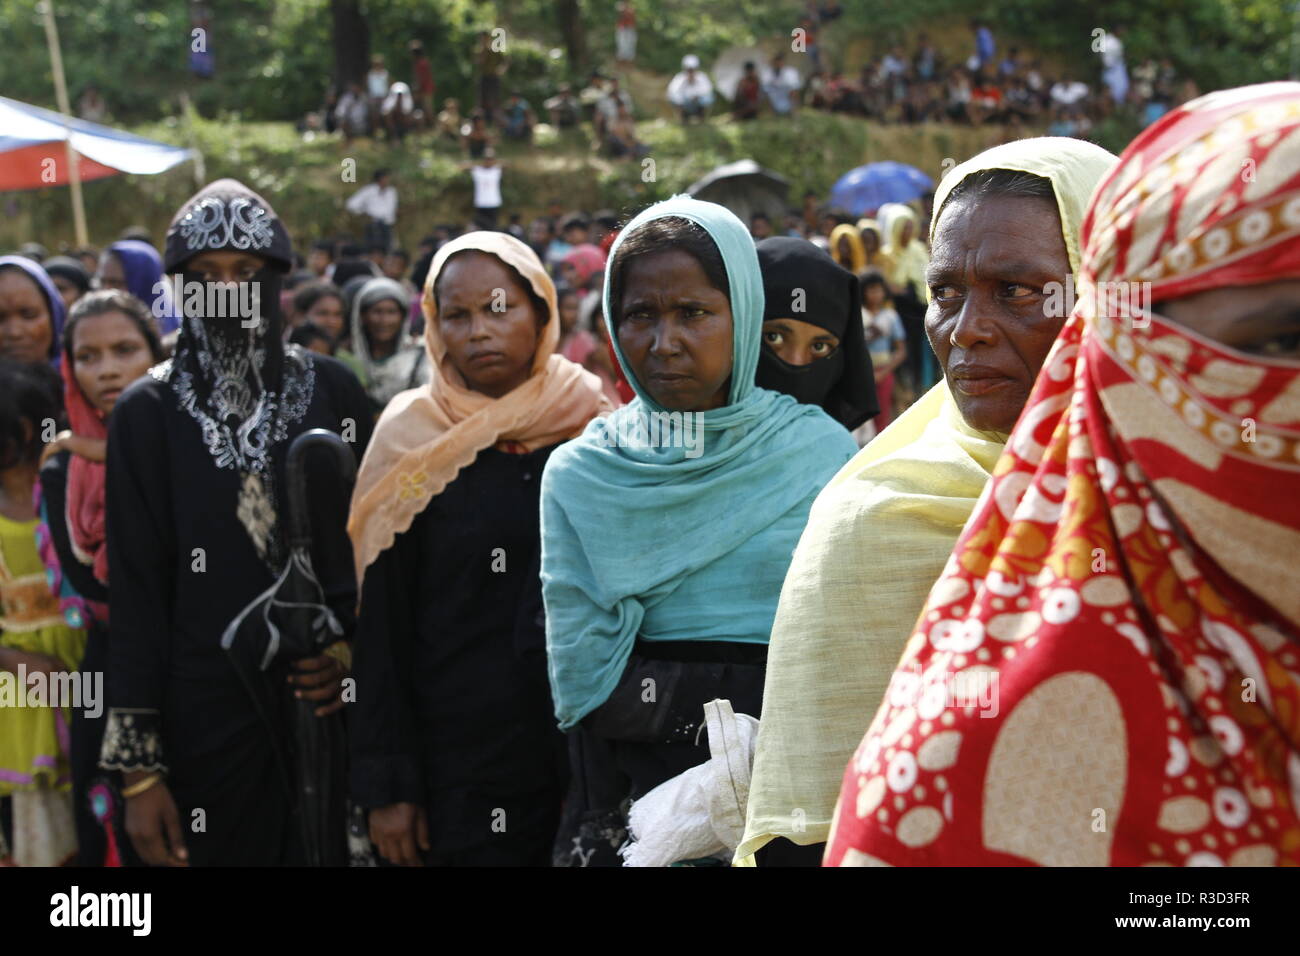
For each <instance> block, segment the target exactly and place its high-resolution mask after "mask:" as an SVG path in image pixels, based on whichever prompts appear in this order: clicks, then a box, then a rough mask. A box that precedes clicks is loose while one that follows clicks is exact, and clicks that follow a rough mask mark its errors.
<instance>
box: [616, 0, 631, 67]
mask: <svg viewBox="0 0 1300 956" xmlns="http://www.w3.org/2000/svg"><path fill="white" fill-rule="evenodd" d="M614 49H615V51H616V52H615V54H614V58H615V59H616V60H618V62H620V63H628V64H630V63H631V62H632V61H633V60H635V59H636V11H635V10H633V9H632V4H631V3H630V2H629V0H620V3H619V5H618V19H617V20H616V21H615V23H614Z"/></svg>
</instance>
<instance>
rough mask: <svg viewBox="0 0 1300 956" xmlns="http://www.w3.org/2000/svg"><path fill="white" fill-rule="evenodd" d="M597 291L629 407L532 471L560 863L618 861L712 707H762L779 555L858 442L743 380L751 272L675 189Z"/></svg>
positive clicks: (754, 306) (721, 220) (751, 364)
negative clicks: (561, 777)
mask: <svg viewBox="0 0 1300 956" xmlns="http://www.w3.org/2000/svg"><path fill="white" fill-rule="evenodd" d="M604 295H605V309H604V312H605V321H606V324H607V326H608V328H609V334H610V340H611V341H612V342H613V343H614V349H615V352H616V354H617V356H618V361H619V364H620V365H621V366H622V368H623V371H624V373H625V374H626V376H627V379H628V382H630V383H631V385H632V387H633V388H634V389H635V391H636V394H637V397H636V399H635V400H633V401H632V402H631V403H630V404H628V405H625V406H623V407H622V408H620V409H618V410H617V411H616V412H614V413H613V414H612V415H610V416H609V417H607V418H604V419H597V420H595V421H593V422H592V423H591V424H590V425H588V426H587V429H586V431H585V432H584V433H583V434H582V435H581V436H580V437H578V438H576V439H574V440H573V441H572V442H569V443H568V444H566V445H563V446H561V447H560V448H558V449H557V450H556V451H555V453H554V454H553V455H552V457H551V459H550V461H549V462H548V464H547V466H546V471H545V474H544V475H543V478H542V564H541V574H542V593H543V597H544V599H545V604H546V632H547V652H548V655H549V667H550V678H551V690H552V693H553V695H554V699H555V710H556V716H557V717H558V719H559V723H560V727H561V728H562V729H564V730H567V731H571V732H572V735H571V737H570V754H571V758H572V761H573V775H574V777H573V786H572V790H571V794H570V798H569V800H568V802H567V806H566V819H565V822H564V824H563V825H562V827H561V832H560V837H559V840H558V842H557V862H559V863H562V864H574V865H590V864H595V863H602V862H604V863H610V864H615V863H617V862H618V860H617V857H616V856H615V855H614V853H613V850H614V849H616V848H617V847H618V845H619V844H620V843H621V842H622V841H623V838H624V834H625V818H624V811H625V809H626V801H627V800H628V798H632V799H638V798H640V797H641V796H643V795H644V794H645V793H646V792H647V791H648V790H650V789H652V788H653V787H655V786H657V785H658V784H660V783H662V782H663V781H664V780H666V779H668V778H670V777H673V776H675V775H677V774H678V773H681V772H682V771H684V770H687V769H689V768H690V767H692V766H695V765H696V764H699V763H702V762H704V761H705V760H707V759H708V756H709V751H708V745H707V741H703V740H701V741H699V742H698V743H697V741H696V732H697V730H698V729H699V726H700V724H701V723H702V722H703V709H702V708H703V705H704V704H705V703H706V702H708V701H709V700H711V699H713V698H714V697H723V698H729V699H730V700H731V701H732V703H733V706H734V708H735V710H736V712H737V713H742V712H743V713H749V714H752V715H757V714H758V713H759V708H760V705H761V702H762V683H763V670H764V662H765V660H766V653H767V647H766V645H767V640H768V635H769V632H770V630H771V626H772V619H773V615H774V613H775V610H776V602H777V597H778V595H779V592H780V589H781V582H782V580H783V578H784V575H785V572H786V569H787V567H788V565H789V563H790V555H791V553H792V551H793V549H794V546H795V543H796V542H797V541H798V538H799V534H800V532H801V531H802V530H803V526H804V523H805V521H806V520H807V517H808V509H809V507H810V506H811V504H812V500H813V498H814V497H815V496H816V494H817V492H818V491H819V490H820V489H821V487H822V486H823V485H824V484H825V483H826V482H827V481H828V480H829V479H830V477H831V476H832V475H833V474H834V473H835V471H836V470H837V469H838V468H839V467H840V466H841V465H843V464H844V463H845V462H846V461H847V460H848V459H849V458H850V457H851V456H852V455H853V454H854V451H855V447H854V445H855V443H854V441H853V439H852V438H851V437H850V436H849V435H848V433H847V432H846V431H845V430H844V429H843V428H842V427H841V426H839V425H838V424H837V423H836V422H835V421H834V420H833V419H831V418H830V417H829V416H828V415H827V414H826V413H825V412H823V411H822V410H821V409H820V408H818V407H817V406H813V405H803V404H800V403H798V402H796V401H795V400H794V399H793V398H791V397H790V396H788V395H782V394H779V393H777V392H773V391H770V390H768V389H763V388H758V387H757V386H756V385H755V384H754V373H755V369H756V367H757V364H758V356H759V347H760V344H761V337H762V335H761V332H762V323H763V282H762V276H761V274H760V272H759V264H758V256H757V254H756V252H755V250H754V242H753V239H751V238H750V236H749V233H748V230H747V229H746V228H745V226H744V225H743V224H742V223H741V222H740V220H739V219H737V218H736V217H735V216H733V215H732V214H731V213H730V212H728V211H727V210H726V209H724V208H723V207H721V206H718V205H715V204H713V203H708V202H701V201H699V200H695V199H690V198H688V197H684V196H679V197H674V198H673V199H670V200H668V201H666V202H662V203H659V204H657V205H655V206H652V207H650V208H649V209H647V210H645V211H644V212H642V213H641V214H640V215H639V216H637V217H636V218H634V219H633V220H632V221H631V222H630V223H629V224H628V225H627V227H626V228H625V229H624V230H623V231H622V232H621V233H620V234H619V238H618V241H617V242H615V244H614V246H613V248H612V250H611V255H610V265H609V268H608V270H607V272H606V280H605V293H604ZM593 854H598V855H593Z"/></svg>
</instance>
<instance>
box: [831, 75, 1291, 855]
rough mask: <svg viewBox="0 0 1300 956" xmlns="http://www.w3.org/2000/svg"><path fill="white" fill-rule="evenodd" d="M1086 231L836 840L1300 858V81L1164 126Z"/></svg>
mask: <svg viewBox="0 0 1300 956" xmlns="http://www.w3.org/2000/svg"><path fill="white" fill-rule="evenodd" d="M1083 247H1084V254H1083V263H1082V270H1081V274H1080V279H1079V289H1078V304H1077V306H1076V307H1075V309H1074V311H1073V314H1072V315H1071V316H1070V319H1069V320H1068V321H1067V323H1066V325H1065V328H1064V329H1063V331H1062V332H1061V336H1060V339H1059V340H1058V341H1057V343H1056V345H1055V346H1054V348H1053V350H1052V352H1051V354H1050V355H1049V356H1048V359H1047V362H1046V363H1045V365H1044V366H1043V370H1042V373H1041V374H1040V375H1039V378H1038V382H1037V383H1036V385H1035V387H1034V392H1033V394H1032V396H1031V398H1030V400H1029V403H1028V404H1027V405H1026V407H1025V411H1024V413H1023V414H1022V416H1021V418H1020V421H1019V423H1018V424H1017V426H1016V429H1015V431H1014V432H1013V433H1012V435H1011V439H1010V441H1009V442H1008V444H1007V448H1006V451H1005V452H1004V453H1003V456H1002V458H1001V459H1000V460H999V462H998V464H997V466H996V468H995V470H994V478H993V480H992V482H990V485H989V487H988V488H987V489H986V490H985V494H984V496H983V498H982V499H981V501H980V503H979V505H977V507H976V510H975V513H974V514H973V515H972V517H971V520H970V522H969V523H968V524H967V526H966V529H965V531H964V532H963V533H962V536H961V538H960V539H959V540H958V543H957V546H956V549H955V550H954V552H953V555H952V557H951V559H950V560H949V562H948V566H947V567H946V569H945V571H944V574H943V575H942V577H940V579H939V581H938V582H937V583H936V584H935V586H934V589H933V590H932V591H931V593H930V598H929V601H928V603H927V605H926V608H925V610H924V611H923V612H922V614H921V617H920V619H919V620H918V621H917V625H916V630H915V633H914V634H913V635H912V638H911V640H910V642H909V643H908V645H907V649H906V650H905V652H904V655H903V659H902V661H901V663H900V664H899V667H898V669H897V671H896V672H895V674H894V677H893V680H892V682H891V684H890V689H889V693H888V694H887V697H886V700H885V702H884V703H883V704H882V705H881V707H880V710H879V711H878V712H877V713H876V716H875V720H874V721H873V722H872V724H871V726H870V728H869V729H868V731H867V734H866V737H865V738H864V739H863V741H862V744H861V745H860V746H859V748H858V751H857V753H856V754H855V755H854V757H853V759H852V760H851V761H850V763H849V766H848V768H847V769H846V771H845V775H844V784H843V789H842V791H841V795H840V801H839V806H838V808H837V811H836V819H835V824H834V827H833V830H832V834H831V839H830V842H829V845H828V849H827V854H826V862H827V864H828V865H854V864H866V865H878V864H882V863H883V864H1002V865H1006V864H1010V865H1015V864H1030V863H1037V864H1066V865H1137V864H1152V865H1157V864H1175V865H1183V864H1188V865H1198V864H1200V865H1222V864H1225V863H1226V864H1230V865H1243V864H1244V865H1260V864H1274V863H1276V864H1287V863H1289V864H1292V865H1294V864H1296V863H1300V821H1298V819H1297V814H1298V812H1300V581H1297V575H1296V572H1295V570H1294V569H1295V558H1296V555H1297V554H1300V84H1297V83H1271V84H1266V85H1261V86H1253V87H1246V88H1243V89H1237V90H1227V91H1224V92H1220V93H1213V94H1210V95H1208V96H1204V97H1201V98H1200V99H1198V100H1195V101H1193V102H1191V103H1188V104H1187V105H1186V106H1184V107H1182V108H1181V109H1179V110H1176V111H1175V112H1173V113H1171V114H1169V115H1168V116H1166V117H1164V118H1163V119H1162V120H1160V121H1159V122H1157V123H1156V124H1154V125H1153V126H1151V127H1150V128H1149V129H1147V130H1146V131H1145V132H1144V133H1143V134H1142V135H1141V136H1139V137H1138V138H1137V139H1136V140H1135V141H1134V142H1133V144H1132V145H1131V146H1130V147H1129V148H1128V150H1126V151H1125V153H1124V156H1123V158H1122V160H1121V163H1120V165H1119V166H1118V167H1116V169H1115V170H1114V172H1113V173H1111V174H1110V176H1109V177H1108V178H1107V179H1106V180H1104V181H1103V182H1102V184H1101V186H1099V187H1098V190H1097V193H1096V194H1095V195H1094V197H1093V200H1092V205H1091V208H1090V210H1089V212H1088V216H1087V218H1086V220H1085V222H1084V227H1083ZM1144 283H1150V285H1149V286H1145V287H1144V285H1143V284H1144Z"/></svg>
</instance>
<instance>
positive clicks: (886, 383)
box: [859, 270, 907, 433]
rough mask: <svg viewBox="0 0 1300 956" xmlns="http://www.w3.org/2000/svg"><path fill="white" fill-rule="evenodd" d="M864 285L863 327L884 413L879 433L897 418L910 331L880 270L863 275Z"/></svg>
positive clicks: (876, 421)
mask: <svg viewBox="0 0 1300 956" xmlns="http://www.w3.org/2000/svg"><path fill="white" fill-rule="evenodd" d="M859 282H860V283H861V286H862V330H863V334H864V335H866V338H867V348H868V349H869V350H870V351H871V367H872V370H873V372H874V373H875V379H876V401H877V403H878V407H879V409H880V413H879V414H878V415H876V417H875V419H874V420H873V421H872V424H873V425H875V429H876V433H880V432H882V431H884V430H885V426H887V425H888V424H889V423H890V422H891V421H893V418H894V373H895V372H896V371H898V367H899V366H900V365H902V364H903V363H904V362H905V361H907V333H906V332H905V331H904V329H903V320H902V319H900V318H899V316H898V312H897V311H896V310H895V309H894V306H893V303H892V302H890V300H889V287H888V285H887V284H886V282H885V277H884V276H882V275H881V274H880V273H879V272H874V271H871V270H868V271H865V272H863V273H862V275H861V276H859Z"/></svg>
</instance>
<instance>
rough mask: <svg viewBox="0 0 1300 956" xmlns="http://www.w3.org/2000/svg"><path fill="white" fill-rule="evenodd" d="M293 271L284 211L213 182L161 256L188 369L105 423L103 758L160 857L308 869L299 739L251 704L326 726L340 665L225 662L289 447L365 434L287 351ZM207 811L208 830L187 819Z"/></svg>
mask: <svg viewBox="0 0 1300 956" xmlns="http://www.w3.org/2000/svg"><path fill="white" fill-rule="evenodd" d="M291 261H292V256H291V250H290V240H289V235H288V233H287V232H286V231H285V229H284V226H283V224H282V223H281V222H280V220H279V218H278V217H277V216H276V215H275V211H274V210H273V209H272V208H271V207H270V205H269V204H268V203H267V202H266V201H265V200H264V199H262V197H260V196H258V195H257V194H256V193H254V192H252V191H251V190H249V189H248V188H247V187H245V186H243V185H242V184H241V183H238V182H236V181H235V180H231V179H223V180H220V181H218V182H214V183H212V184H210V185H208V186H207V187H205V188H204V189H203V190H201V191H200V192H199V193H198V194H196V195H195V196H194V197H193V198H191V199H190V200H189V201H188V202H186V203H185V204H184V205H183V206H182V207H181V209H180V210H179V211H178V212H177V214H176V217H175V219H173V221H172V225H171V228H170V229H169V231H168V233H167V242H166V246H165V250H164V266H165V268H166V271H167V273H169V274H171V275H173V276H177V275H178V276H179V277H180V278H181V279H182V280H183V283H184V284H183V285H182V287H181V289H180V295H179V296H178V297H177V303H176V304H177V307H178V308H180V309H181V310H182V313H183V316H182V319H181V331H180V336H179V339H178V342H177V346H176V352H175V355H174V357H173V358H172V359H170V360H169V361H166V362H164V363H162V364H161V365H158V366H156V367H154V368H153V369H151V370H150V375H148V376H146V377H144V378H142V379H140V380H139V381H137V382H136V383H135V384H134V385H132V386H131V387H130V388H128V389H127V390H126V391H125V392H124V393H123V395H122V396H121V398H119V399H118V402H117V405H116V407H115V408H114V411H113V416H112V419H111V421H110V427H109V440H108V462H107V488H106V497H107V539H108V542H109V544H108V560H109V580H111V581H112V608H113V612H112V618H111V622H110V628H111V631H110V646H111V648H112V650H111V654H110V664H109V677H108V703H109V714H108V726H107V729H106V732H105V738H104V746H103V750H102V752H101V759H100V762H101V766H103V767H105V768H107V769H116V770H121V771H123V773H124V782H125V787H124V790H123V793H124V796H125V797H126V826H127V831H128V833H130V835H131V839H132V842H133V843H134V844H135V849H136V850H137V852H138V853H139V854H140V856H141V857H142V858H143V859H144V860H145V861H146V862H148V863H153V864H165V865H172V866H184V865H188V864H193V865H205V864H206V865H214V864H217V865H228V864H243V865H277V864H286V863H294V862H299V861H301V858H302V857H301V853H302V847H301V846H300V841H299V839H298V833H297V828H296V827H295V826H294V825H292V822H293V821H292V807H293V798H292V796H291V791H290V789H289V788H287V787H286V786H285V785H284V784H283V783H282V781H284V779H285V775H284V772H283V767H284V764H283V762H282V759H281V757H280V756H279V755H280V754H281V753H282V752H283V751H285V750H286V749H287V746H288V741H287V740H286V739H285V737H284V734H283V733H281V732H279V731H277V730H276V729H275V728H276V727H277V726H278V722H277V716H278V715H277V714H275V713H272V714H270V715H269V716H268V715H267V714H266V713H265V712H264V710H263V711H262V712H259V709H258V708H257V707H256V706H255V705H254V703H253V695H252V694H250V690H252V691H255V692H261V693H263V694H269V690H268V688H271V687H283V686H284V684H285V683H286V681H288V682H290V683H294V684H296V685H297V691H298V693H299V694H300V695H301V696H302V697H305V698H308V699H311V700H317V701H320V708H319V710H318V711H317V713H318V714H321V713H324V712H327V711H328V712H332V711H333V710H335V709H337V708H338V707H340V706H341V702H340V701H339V688H340V684H341V679H342V677H343V674H344V671H343V666H344V665H343V663H342V660H340V659H346V656H347V655H346V654H345V653H342V652H340V653H339V655H338V657H337V658H336V657H334V656H321V657H316V658H309V659H307V660H305V661H299V662H297V665H296V666H295V667H294V669H293V670H292V671H291V669H290V667H289V665H288V664H284V663H282V662H279V661H277V662H275V663H272V664H271V666H270V668H269V669H268V670H267V671H265V672H260V676H259V678H258V679H259V680H264V681H265V682H267V687H258V688H250V687H247V686H245V685H244V683H243V680H244V679H246V678H241V676H240V675H239V674H237V673H236V671H235V669H234V667H233V666H232V664H231V662H230V660H229V659H228V658H227V656H226V655H225V653H224V652H223V650H222V648H221V638H222V634H223V632H224V631H225V630H226V627H227V625H228V624H229V623H230V622H231V621H232V619H234V618H236V617H237V616H238V615H239V614H240V612H241V611H242V610H244V609H245V608H246V607H247V606H248V605H249V604H250V603H251V602H253V601H254V600H256V599H257V598H259V596H261V595H263V593H264V592H266V591H267V589H268V588H270V587H271V586H272V585H273V584H274V583H275V582H276V581H277V579H278V578H279V576H280V574H281V572H282V570H283V569H284V567H285V562H286V552H287V548H286V544H285V529H286V519H285V498H284V488H285V456H286V452H287V450H288V448H289V445H290V443H291V442H292V441H293V439H294V438H295V437H297V436H298V435H299V434H301V433H302V432H304V431H306V430H308V429H311V428H325V429H329V430H330V431H333V432H336V433H340V434H341V435H342V436H343V438H344V440H345V441H350V442H352V443H353V447H354V449H355V452H356V455H357V458H358V459H360V457H361V455H362V453H363V451H364V449H365V444H366V442H367V441H368V440H369V436H370V421H371V418H372V416H371V414H370V410H369V404H368V401H367V398H366V395H365V392H364V391H363V390H362V389H361V385H360V383H359V382H358V381H357V379H356V377H355V376H354V375H352V373H351V372H349V371H348V370H347V369H346V368H345V367H344V366H342V365H341V364H339V363H338V362H336V361H335V360H333V359H331V358H329V357H327V356H321V355H316V354H313V353H310V352H306V351H304V350H302V349H301V348H299V347H297V346H293V345H285V344H284V343H283V342H282V337H281V316H280V311H279V309H280V284H281V280H282V277H283V275H284V274H285V272H287V271H288V269H289V268H290V265H291ZM316 477H317V476H316V475H313V479H315V478H316ZM309 497H310V499H311V500H310V508H311V514H312V520H313V527H314V531H315V545H314V548H313V552H312V555H311V557H312V559H313V563H314V565H315V569H316V572H317V575H318V577H319V580H320V583H321V586H322V588H323V590H324V594H325V599H326V603H327V605H328V606H329V608H330V610H331V611H332V612H333V613H334V615H335V617H336V618H337V620H338V621H339V622H340V623H341V624H342V625H343V633H344V634H345V635H350V634H351V624H352V608H353V606H354V604H355V599H356V584H355V581H354V575H353V571H352V552H351V546H350V544H349V542H348V538H347V535H346V532H345V529H344V523H345V520H346V517H347V500H348V499H347V496H346V493H345V491H344V489H342V488H336V487H333V486H332V483H331V482H329V481H328V475H326V476H322V477H321V480H313V482H312V483H311V486H310V487H309ZM344 647H346V645H344ZM269 696H272V697H274V695H273V694H269ZM199 810H201V811H202V819H203V824H204V826H203V827H202V828H198V827H195V826H193V825H192V824H193V823H194V822H195V821H196V820H197V819H198V818H197V816H196V814H197V812H198V811H199Z"/></svg>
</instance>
